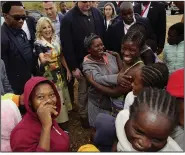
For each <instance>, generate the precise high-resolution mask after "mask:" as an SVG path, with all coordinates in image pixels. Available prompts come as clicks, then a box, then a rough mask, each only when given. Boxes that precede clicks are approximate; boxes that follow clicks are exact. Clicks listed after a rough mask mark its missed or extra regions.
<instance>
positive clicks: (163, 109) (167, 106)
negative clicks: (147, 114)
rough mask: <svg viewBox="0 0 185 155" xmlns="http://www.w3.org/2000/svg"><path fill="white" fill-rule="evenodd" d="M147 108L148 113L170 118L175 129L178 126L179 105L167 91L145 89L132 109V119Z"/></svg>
mask: <svg viewBox="0 0 185 155" xmlns="http://www.w3.org/2000/svg"><path fill="white" fill-rule="evenodd" d="M145 107H146V108H147V109H146V110H147V111H151V112H153V113H155V114H159V115H160V114H163V115H164V116H166V117H168V118H169V120H170V121H171V123H172V126H173V127H174V126H175V125H176V120H177V117H178V110H177V104H175V98H174V97H172V96H171V95H170V94H169V93H168V92H166V91H165V90H162V89H157V88H154V89H153V88H144V89H143V91H142V92H141V93H140V94H139V95H138V96H137V97H136V98H135V100H134V103H133V104H132V105H131V107H130V118H132V117H135V116H136V114H137V112H138V111H141V110H143V109H145Z"/></svg>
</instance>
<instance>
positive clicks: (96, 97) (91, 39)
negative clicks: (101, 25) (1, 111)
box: [82, 34, 122, 127]
mask: <svg viewBox="0 0 185 155" xmlns="http://www.w3.org/2000/svg"><path fill="white" fill-rule="evenodd" d="M84 45H85V48H86V49H87V51H88V53H89V55H87V56H86V57H85V58H84V62H83V64H82V66H83V72H84V73H85V74H88V75H89V74H92V75H93V78H94V79H95V81H96V82H98V83H100V84H102V85H106V86H112V87H113V86H115V85H119V84H121V82H122V80H121V78H120V76H119V75H118V73H119V68H118V65H117V61H116V58H115V57H114V56H112V55H111V54H109V53H106V52H105V53H104V46H103V43H102V40H101V39H100V37H99V36H97V35H95V34H91V35H90V36H88V37H86V38H85V40H84ZM110 112H111V100H110V97H109V96H106V95H103V94H101V93H99V92H97V91H96V89H95V88H94V87H92V86H91V87H90V88H89V92H88V116H89V123H90V126H91V127H94V121H95V119H96V116H97V115H98V114H99V113H107V114H110Z"/></svg>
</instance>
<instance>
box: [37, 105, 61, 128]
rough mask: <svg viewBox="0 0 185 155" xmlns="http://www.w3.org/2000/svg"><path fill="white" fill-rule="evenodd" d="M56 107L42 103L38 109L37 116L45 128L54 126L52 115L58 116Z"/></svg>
mask: <svg viewBox="0 0 185 155" xmlns="http://www.w3.org/2000/svg"><path fill="white" fill-rule="evenodd" d="M57 114H58V112H57V111H56V106H54V105H48V104H47V103H41V104H40V106H39V107H38V109H37V116H38V118H39V120H40V122H41V124H42V126H43V127H51V126H52V117H51V116H52V115H57Z"/></svg>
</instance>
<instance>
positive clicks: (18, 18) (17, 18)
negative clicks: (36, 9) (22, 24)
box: [8, 14, 27, 21]
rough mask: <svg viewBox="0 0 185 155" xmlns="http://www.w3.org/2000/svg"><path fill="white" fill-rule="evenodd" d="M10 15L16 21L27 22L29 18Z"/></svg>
mask: <svg viewBox="0 0 185 155" xmlns="http://www.w3.org/2000/svg"><path fill="white" fill-rule="evenodd" d="M8 15H9V16H11V17H12V18H13V19H14V20H17V21H19V20H20V19H22V20H26V18H27V16H20V15H10V14H8Z"/></svg>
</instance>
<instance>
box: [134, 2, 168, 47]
mask: <svg viewBox="0 0 185 155" xmlns="http://www.w3.org/2000/svg"><path fill="white" fill-rule="evenodd" d="M134 12H135V13H138V14H140V15H141V12H142V9H141V3H139V4H137V5H135V6H134ZM147 18H148V19H149V21H150V25H151V27H152V29H153V31H154V33H155V35H156V39H157V46H158V47H160V48H164V43H165V37H166V9H165V6H164V4H163V3H160V2H153V1H151V5H150V9H149V12H148V15H147Z"/></svg>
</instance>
